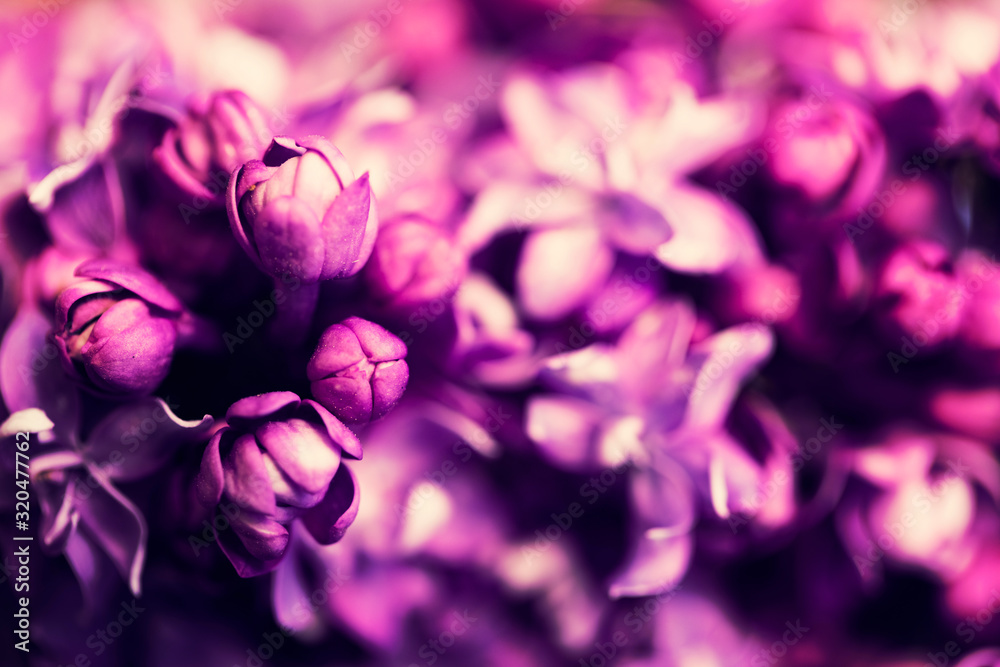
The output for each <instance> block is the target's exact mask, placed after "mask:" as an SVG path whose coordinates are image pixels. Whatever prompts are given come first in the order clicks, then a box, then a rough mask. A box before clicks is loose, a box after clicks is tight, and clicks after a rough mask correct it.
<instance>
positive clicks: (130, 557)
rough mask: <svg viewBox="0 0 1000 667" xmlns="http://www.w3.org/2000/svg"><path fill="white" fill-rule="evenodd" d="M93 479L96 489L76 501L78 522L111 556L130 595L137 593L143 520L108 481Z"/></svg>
mask: <svg viewBox="0 0 1000 667" xmlns="http://www.w3.org/2000/svg"><path fill="white" fill-rule="evenodd" d="M94 479H95V480H96V481H97V484H98V485H99V488H96V489H94V491H93V493H92V494H91V495H90V496H89V497H88V498H87V500H84V501H80V502H79V503H78V508H79V510H80V520H81V523H82V524H83V526H84V527H85V528H86V529H87V532H88V533H89V534H90V535H91V536H92V537H93V538H94V539H95V540H96V541H97V543H98V544H99V545H100V546H101V549H102V550H103V551H104V552H105V553H106V554H108V556H109V557H110V558H111V560H112V562H113V563H114V564H115V567H116V568H117V569H118V572H119V573H120V574H121V575H122V577H124V578H125V580H126V581H127V582H128V585H129V588H130V589H131V591H132V594H133V595H136V596H138V595H140V594H141V588H142V586H141V582H140V578H141V576H142V568H143V564H144V562H145V558H146V539H147V537H146V536H147V529H146V520H145V519H144V518H143V516H142V513H141V512H140V511H139V510H138V508H136V506H135V505H133V504H132V502H131V501H130V500H129V499H128V498H126V497H125V496H123V495H122V494H121V492H120V491H118V490H117V489H116V488H115V487H114V486H112V485H111V483H110V482H109V481H107V480H106V479H104V478H103V477H102V476H100V475H95V476H94Z"/></svg>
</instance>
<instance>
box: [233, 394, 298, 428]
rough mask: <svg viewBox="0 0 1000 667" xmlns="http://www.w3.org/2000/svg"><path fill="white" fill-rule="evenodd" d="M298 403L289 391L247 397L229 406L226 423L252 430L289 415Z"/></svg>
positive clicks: (296, 397)
mask: <svg viewBox="0 0 1000 667" xmlns="http://www.w3.org/2000/svg"><path fill="white" fill-rule="evenodd" d="M299 403H300V400H299V397H298V396H296V395H295V394H293V393H292V392H290V391H271V392H268V393H266V394H259V395H257V396H247V397H246V398H241V399H240V400H238V401H236V402H235V403H233V404H232V405H231V406H229V410H227V411H226V421H227V422H229V424H230V426H234V427H236V428H239V429H248V430H252V429H253V428H254V427H255V426H256V424H257V423H259V422H261V421H266V420H278V419H282V418H283V417H285V416H288V415H291V414H292V413H293V412H294V411H295V408H297V407H298V406H299Z"/></svg>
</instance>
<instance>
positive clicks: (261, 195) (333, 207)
mask: <svg viewBox="0 0 1000 667" xmlns="http://www.w3.org/2000/svg"><path fill="white" fill-rule="evenodd" d="M226 206H227V209H228V212H229V222H230V225H231V226H232V229H233V234H234V235H235V236H236V240H237V242H238V243H239V244H240V246H241V247H242V248H243V250H244V251H246V253H247V254H248V255H249V256H250V259H252V260H253V261H254V263H256V264H257V266H258V267H259V268H260V269H261V270H263V271H264V272H265V273H267V274H269V275H272V276H282V275H291V276H294V277H296V278H298V279H299V280H301V281H302V282H304V283H307V284H308V283H315V282H317V281H319V280H329V279H331V278H343V277H346V276H351V275H354V274H355V273H357V272H358V271H360V270H361V268H362V267H363V266H364V264H365V262H366V261H368V257H369V255H371V252H372V247H373V246H374V244H375V235H376V233H377V230H378V214H377V213H376V208H375V202H374V200H373V198H372V194H371V186H370V185H369V183H368V174H364V175H363V176H361V178H359V179H357V180H354V174H353V173H352V172H351V168H350V167H349V166H348V164H347V161H346V160H345V159H344V156H343V155H342V154H341V153H340V151H339V150H337V149H336V148H335V147H334V146H333V144H331V143H330V142H329V141H328V140H326V139H324V138H323V137H319V136H309V137H304V138H302V139H299V140H298V141H295V140H292V139H290V138H288V137H275V138H274V140H273V141H272V142H271V145H270V147H269V148H268V149H267V151H266V152H265V153H264V157H263V159H262V160H251V161H249V162H247V163H245V164H244V165H243V166H242V167H240V168H239V170H237V171H236V172H234V174H233V176H232V178H231V179H230V181H229V189H228V195H227V201H226Z"/></svg>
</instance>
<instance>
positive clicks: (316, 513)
mask: <svg viewBox="0 0 1000 667" xmlns="http://www.w3.org/2000/svg"><path fill="white" fill-rule="evenodd" d="M360 504H361V490H360V488H359V487H358V482H357V480H356V479H355V477H354V473H353V472H351V469H350V468H349V467H348V466H340V469H339V470H338V471H337V475H336V476H335V477H334V478H333V481H332V482H330V490H329V491H327V494H326V496H325V497H324V498H323V500H322V501H320V503H319V504H318V505H316V506H315V507H313V508H312V509H310V510H308V511H307V512H306V513H305V514H303V515H302V523H303V525H304V526H305V527H306V529H307V530H308V531H309V534H310V535H312V536H313V537H314V538H316V541H317V542H319V543H320V544H333V543H334V542H338V541H340V538H342V537H343V536H344V533H345V532H347V529H348V527H349V526H350V525H351V524H352V523H354V519H355V518H356V517H357V515H358V508H359V507H360Z"/></svg>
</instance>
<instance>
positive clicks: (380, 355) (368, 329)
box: [341, 317, 407, 363]
mask: <svg viewBox="0 0 1000 667" xmlns="http://www.w3.org/2000/svg"><path fill="white" fill-rule="evenodd" d="M341 324H342V325H343V326H345V327H347V328H348V329H350V330H351V331H353V332H354V333H355V335H357V337H358V342H359V343H360V345H361V349H362V350H364V352H365V356H367V357H368V360H369V361H371V362H373V363H378V362H381V361H394V360H396V359H403V358H404V357H406V351H407V349H406V343H404V342H403V341H401V340H400V339H399V338H398V337H397V336H395V335H394V334H392V333H389V331H388V330H386V329H385V327H382V326H379V325H378V324H375V323H374V322H369V321H368V320H363V319H361V318H360V317H348V318H347V319H346V320H344V321H343V322H341Z"/></svg>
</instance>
